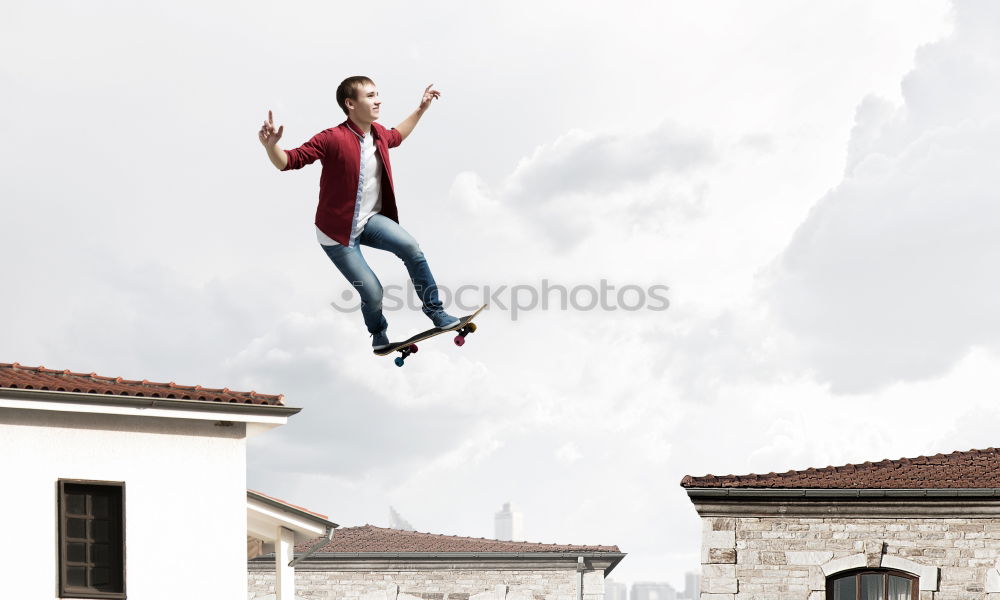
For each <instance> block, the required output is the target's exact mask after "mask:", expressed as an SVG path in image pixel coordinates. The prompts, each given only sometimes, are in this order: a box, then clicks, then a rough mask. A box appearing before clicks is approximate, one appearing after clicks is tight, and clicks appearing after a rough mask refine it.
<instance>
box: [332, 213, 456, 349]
mask: <svg viewBox="0 0 1000 600" xmlns="http://www.w3.org/2000/svg"><path fill="white" fill-rule="evenodd" d="M361 245H365V246H371V247H372V248H377V249H379V250H388V251H389V252H392V253H393V254H395V255H396V256H398V257H399V258H400V259H402V261H403V264H404V265H406V271H407V272H408V273H409V274H410V279H411V280H412V281H413V288H414V289H415V290H416V292H417V296H418V297H419V298H420V302H421V303H422V304H423V307H422V308H423V311H424V314H425V315H427V316H428V317H429V316H431V315H432V314H434V313H436V312H438V311H440V310H442V308H443V307H442V305H441V300H440V299H438V291H437V284H436V283H434V276H433V275H432V274H431V269H430V267H429V266H428V265H427V259H426V258H424V253H423V251H422V250H421V249H420V245H419V244H417V240H415V239H413V236H411V235H410V234H409V233H407V232H406V230H405V229H403V228H402V227H400V226H399V223H397V222H395V221H393V220H392V219H390V218H389V217H386V216H383V215H378V214H377V215H375V216H373V217H372V218H371V219H369V220H368V223H366V224H365V229H364V231H362V232H361V236H360V237H359V238H358V245H355V246H341V245H339V244H338V245H336V246H321V247H322V248H323V250H324V251H325V252H326V255H327V256H329V257H330V260H332V261H333V264H335V265H337V269H338V270H339V271H340V272H341V273H342V274H343V275H344V277H346V278H347V281H349V282H351V285H353V286H354V289H356V290H358V294H360V295H361V315H362V316H363V317H364V319H365V325H366V326H367V327H368V332H369V333H371V334H376V333H380V332H382V331H385V329H386V327H388V323H386V320H385V315H383V314H382V284H381V283H379V280H378V277H376V276H375V272H374V271H372V269H371V267H369V266H368V262H367V261H365V257H364V256H362V255H361V247H360V246H361Z"/></svg>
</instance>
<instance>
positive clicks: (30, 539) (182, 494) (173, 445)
mask: <svg viewBox="0 0 1000 600" xmlns="http://www.w3.org/2000/svg"><path fill="white" fill-rule="evenodd" d="M297 412H299V409H298V408H292V407H288V406H285V405H284V403H283V401H282V397H281V396H272V395H267V394H257V393H256V392H234V391H232V390H229V389H209V388H203V387H200V386H182V385H177V384H174V383H154V382H150V381H131V380H124V379H122V378H118V377H101V376H99V375H96V374H93V373H90V374H87V373H73V372H70V371H55V370H51V369H45V368H44V367H24V366H21V365H19V364H17V363H13V364H6V363H2V364H0V456H3V457H4V460H3V461H0V479H2V480H3V481H4V482H5V490H6V493H4V494H3V496H2V498H0V509H2V512H3V514H4V515H5V518H4V532H3V539H4V540H5V541H6V542H7V543H4V544H0V564H3V565H4V578H3V587H4V593H3V596H4V597H5V598H24V599H30V600H35V599H43V598H62V597H72V598H119V599H121V598H126V596H127V597H129V598H140V599H142V600H174V599H176V598H212V599H214V600H230V599H231V600H246V597H247V588H246V556H247V546H246V543H247V531H248V522H249V521H253V523H254V525H255V526H256V525H260V526H259V527H258V528H257V529H256V531H255V535H257V536H258V538H259V539H260V540H261V543H262V544H263V543H268V544H272V545H273V544H275V543H276V542H277V543H278V545H279V546H280V545H282V544H283V545H284V546H285V547H287V548H288V549H290V548H291V545H292V544H293V543H295V542H299V543H301V542H302V541H304V540H307V539H311V538H315V537H317V536H319V535H324V534H327V535H328V534H329V532H330V531H332V529H333V527H334V526H335V525H334V524H333V523H330V522H329V521H326V520H325V519H322V518H320V517H319V516H316V515H312V514H309V515H303V514H300V511H296V510H294V509H293V508H292V507H291V506H290V505H285V506H281V505H280V503H278V502H277V501H275V502H272V503H271V504H272V505H271V506H268V505H266V503H265V502H264V501H262V500H261V499H260V498H259V495H258V497H254V494H256V493H251V494H248V492H247V489H246V444H247V439H248V438H249V437H251V436H254V435H257V434H260V433H262V432H265V431H267V430H269V429H271V428H273V427H277V426H280V425H282V424H284V423H286V422H287V420H288V418H289V417H290V416H292V415H294V414H296V413H297ZM279 550H281V549H280V548H279ZM284 557H285V554H280V558H284ZM281 572H282V573H283V574H284V579H285V581H284V589H285V590H286V595H285V598H287V599H290V598H292V594H291V593H289V592H288V590H290V589H291V588H290V582H292V581H294V578H292V577H291V576H290V575H289V573H288V570H287V569H285V570H283V571H281Z"/></svg>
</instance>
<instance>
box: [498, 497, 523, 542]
mask: <svg viewBox="0 0 1000 600" xmlns="http://www.w3.org/2000/svg"><path fill="white" fill-rule="evenodd" d="M493 528H494V534H495V536H496V539H498V540H502V541H508V542H509V541H515V542H517V541H522V540H524V516H523V515H522V514H521V513H520V512H519V511H516V510H514V509H513V508H512V507H511V505H510V502H504V503H503V508H501V509H500V510H499V511H497V513H496V515H495V516H494V517H493Z"/></svg>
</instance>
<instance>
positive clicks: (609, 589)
mask: <svg viewBox="0 0 1000 600" xmlns="http://www.w3.org/2000/svg"><path fill="white" fill-rule="evenodd" d="M604 600H628V587H627V586H626V585H625V584H624V583H619V582H617V581H612V580H611V579H606V580H604Z"/></svg>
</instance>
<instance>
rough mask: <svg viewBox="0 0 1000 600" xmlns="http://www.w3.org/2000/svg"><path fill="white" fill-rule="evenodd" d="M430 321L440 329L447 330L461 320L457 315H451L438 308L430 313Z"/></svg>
mask: <svg viewBox="0 0 1000 600" xmlns="http://www.w3.org/2000/svg"><path fill="white" fill-rule="evenodd" d="M431 321H433V322H434V326H435V327H437V328H438V329H440V330H442V331H448V330H449V329H454V328H455V327H457V326H458V324H459V323H461V322H462V320H461V319H459V318H458V317H453V316H451V315H449V314H448V313H446V312H444V311H443V310H439V311H437V312H436V313H434V314H432V315H431Z"/></svg>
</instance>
